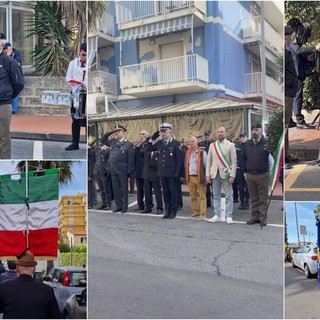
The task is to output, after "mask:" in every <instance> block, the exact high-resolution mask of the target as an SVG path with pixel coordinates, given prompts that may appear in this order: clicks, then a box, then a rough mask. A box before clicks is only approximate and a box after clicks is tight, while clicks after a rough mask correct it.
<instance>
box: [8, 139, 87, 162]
mask: <svg viewBox="0 0 320 320" xmlns="http://www.w3.org/2000/svg"><path fill="white" fill-rule="evenodd" d="M69 144H70V142H61V141H48V140H46V141H39V140H21V139H12V152H11V158H12V159H17V160H18V159H19V160H20V159H21V160H25V159H35V160H42V159H54V160H59V159H65V160H69V159H86V156H87V147H86V144H84V143H80V145H79V147H80V149H79V150H72V151H66V150H65V147H66V146H68V145H69Z"/></svg>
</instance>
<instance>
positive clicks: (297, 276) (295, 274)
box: [285, 263, 320, 319]
mask: <svg viewBox="0 0 320 320" xmlns="http://www.w3.org/2000/svg"><path fill="white" fill-rule="evenodd" d="M319 298H320V291H319V286H318V279H316V278H311V279H307V278H306V277H305V275H304V273H303V271H302V270H300V269H298V268H292V266H291V264H289V263H286V264H285V318H286V319H319V315H320V307H319V305H318V301H319Z"/></svg>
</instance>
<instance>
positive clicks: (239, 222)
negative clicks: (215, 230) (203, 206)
mask: <svg viewBox="0 0 320 320" xmlns="http://www.w3.org/2000/svg"><path fill="white" fill-rule="evenodd" d="M90 211H95V212H100V213H112V214H118V215H123V216H124V215H131V216H139V217H154V218H162V216H163V215H162V214H152V213H142V214H141V213H138V212H126V213H125V214H123V213H121V212H113V211H112V210H96V209H90ZM176 219H182V220H192V221H204V222H207V221H206V220H196V219H190V218H189V217H180V216H176ZM221 222H222V223H223V222H225V223H227V222H226V221H217V222H215V223H211V224H217V223H218V224H219V223H221ZM233 224H247V222H246V221H234V220H233ZM267 226H268V227H276V228H283V225H282V224H274V223H268V224H267Z"/></svg>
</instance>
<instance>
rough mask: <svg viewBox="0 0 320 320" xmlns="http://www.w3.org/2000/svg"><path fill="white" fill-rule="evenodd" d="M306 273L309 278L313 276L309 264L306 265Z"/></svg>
mask: <svg viewBox="0 0 320 320" xmlns="http://www.w3.org/2000/svg"><path fill="white" fill-rule="evenodd" d="M304 274H305V275H306V277H307V278H311V277H312V274H311V273H310V270H309V267H308V265H307V264H305V265H304Z"/></svg>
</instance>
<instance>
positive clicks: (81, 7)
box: [27, 1, 106, 76]
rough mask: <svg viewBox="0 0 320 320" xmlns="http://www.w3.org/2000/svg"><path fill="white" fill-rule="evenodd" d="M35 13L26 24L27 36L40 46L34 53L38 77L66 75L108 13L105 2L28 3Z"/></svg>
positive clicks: (32, 54)
mask: <svg viewBox="0 0 320 320" xmlns="http://www.w3.org/2000/svg"><path fill="white" fill-rule="evenodd" d="M27 4H28V5H29V7H30V8H31V9H33V10H34V12H35V14H34V16H33V17H32V19H31V20H30V21H28V22H27V28H28V29H27V32H28V37H33V36H36V37H37V40H38V46H37V47H36V48H35V50H34V51H33V52H32V53H31V56H32V58H33V59H34V61H35V64H34V68H35V72H34V74H35V75H39V76H65V73H66V70H67V67H68V64H69V62H70V60H72V59H74V58H75V56H76V55H77V54H78V52H79V48H80V44H81V43H82V42H83V41H86V39H87V30H88V28H89V29H90V30H91V29H95V28H96V27H97V25H96V24H97V21H98V19H99V18H101V17H102V15H103V14H104V12H105V5H106V2H105V1H28V2H27Z"/></svg>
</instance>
